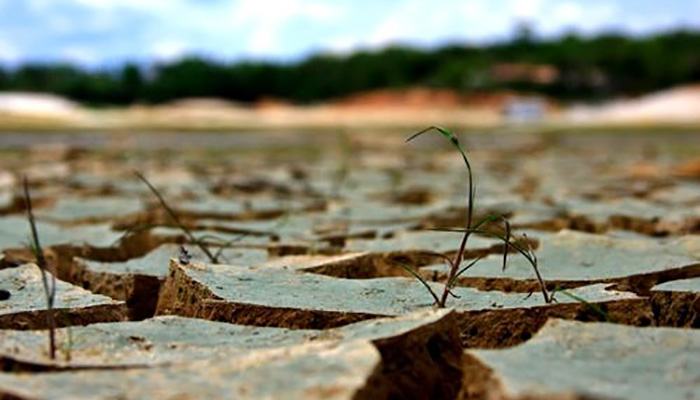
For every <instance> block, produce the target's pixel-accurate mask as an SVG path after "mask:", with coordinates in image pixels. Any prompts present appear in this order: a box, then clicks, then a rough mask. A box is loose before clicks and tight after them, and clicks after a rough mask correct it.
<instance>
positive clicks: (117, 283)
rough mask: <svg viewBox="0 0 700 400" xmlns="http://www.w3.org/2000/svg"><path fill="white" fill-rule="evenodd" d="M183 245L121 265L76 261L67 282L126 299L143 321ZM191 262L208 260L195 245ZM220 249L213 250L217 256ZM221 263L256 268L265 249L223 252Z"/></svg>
mask: <svg viewBox="0 0 700 400" xmlns="http://www.w3.org/2000/svg"><path fill="white" fill-rule="evenodd" d="M180 248H181V246H179V245H175V244H164V245H161V246H159V247H158V248H156V249H155V250H153V251H151V252H149V253H148V254H146V255H145V256H143V257H139V258H132V259H130V260H127V261H119V262H100V261H91V260H87V259H82V258H78V257H76V258H74V260H73V265H72V266H71V268H70V269H69V270H70V272H69V273H68V274H67V276H66V280H68V281H69V282H72V283H74V284H76V285H80V286H82V287H83V288H85V289H88V290H90V291H91V292H94V293H100V294H103V295H105V296H109V297H111V298H113V299H117V300H123V301H125V302H126V304H127V306H128V307H129V318H130V319H132V320H133V319H136V320H138V319H143V318H147V317H150V316H152V315H153V313H154V312H155V308H156V303H157V302H158V292H159V291H160V287H161V284H162V283H163V281H164V280H165V277H166V276H167V275H168V265H169V263H170V259H171V258H174V257H175V258H177V257H178V256H179V254H180ZM186 248H187V252H188V254H189V256H190V258H191V259H192V260H195V261H196V260H199V261H208V260H207V258H206V256H205V254H204V253H203V252H202V250H200V249H199V248H198V247H196V246H186ZM219 250H220V249H219V248H217V247H210V248H209V251H210V252H211V253H212V254H214V255H217V253H219ZM218 256H219V258H220V259H221V260H222V262H229V263H235V264H237V265H248V266H250V265H255V264H259V263H262V262H264V261H266V260H267V251H266V250H264V249H222V250H221V252H220V254H218Z"/></svg>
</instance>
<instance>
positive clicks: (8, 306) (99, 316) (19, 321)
mask: <svg viewBox="0 0 700 400" xmlns="http://www.w3.org/2000/svg"><path fill="white" fill-rule="evenodd" d="M0 285H2V289H3V290H6V291H8V292H9V298H8V299H7V300H3V301H0V328H2V329H45V328H47V327H48V325H47V324H48V322H47V320H46V315H47V314H46V313H47V312H48V311H47V305H46V297H45V295H44V286H43V283H42V278H41V272H40V270H39V267H37V266H36V265H34V264H25V265H22V266H20V267H17V268H8V269H3V270H0ZM54 315H55V319H56V325H57V326H71V325H86V324H90V323H95V322H109V321H121V320H124V319H125V318H126V305H125V304H124V303H123V302H121V301H115V300H113V299H111V298H109V297H106V296H102V295H97V294H93V293H91V292H89V291H87V290H85V289H82V288H79V287H76V286H73V285H71V284H69V283H66V282H63V281H61V280H56V298H55V304H54Z"/></svg>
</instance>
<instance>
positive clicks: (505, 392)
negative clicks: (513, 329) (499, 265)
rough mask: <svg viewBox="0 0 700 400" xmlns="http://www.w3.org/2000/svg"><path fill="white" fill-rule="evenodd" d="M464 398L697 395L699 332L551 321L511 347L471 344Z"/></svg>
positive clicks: (520, 399) (512, 399) (699, 387)
mask: <svg viewBox="0 0 700 400" xmlns="http://www.w3.org/2000/svg"><path fill="white" fill-rule="evenodd" d="M464 379H465V381H464V389H463V391H462V393H461V396H460V398H462V399H465V400H466V399H503V400H516V399H517V400H524V399H552V400H558V399H561V400H565V399H611V398H615V399H630V400H631V399H634V400H640V399H641V400H643V399H649V400H656V399H679V400H681V399H694V398H698V397H699V396H700V332H699V331H693V330H684V329H673V328H656V327H653V328H652V327H648V328H635V327H628V326H622V325H615V324H609V323H581V322H576V321H564V320H550V321H548V322H547V324H546V325H545V326H544V327H543V328H542V329H541V330H540V331H539V332H538V333H537V335H536V336H535V337H533V338H532V339H530V340H529V341H528V342H526V343H524V344H521V345H519V346H516V347H513V348H510V349H500V350H468V351H467V352H466V357H465V378H464Z"/></svg>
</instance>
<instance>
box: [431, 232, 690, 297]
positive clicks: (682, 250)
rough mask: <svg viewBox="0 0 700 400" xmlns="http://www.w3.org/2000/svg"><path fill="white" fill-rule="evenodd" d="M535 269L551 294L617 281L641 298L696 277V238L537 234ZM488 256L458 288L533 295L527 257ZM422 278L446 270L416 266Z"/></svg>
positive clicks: (442, 274) (535, 286)
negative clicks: (657, 287)
mask: <svg viewBox="0 0 700 400" xmlns="http://www.w3.org/2000/svg"><path fill="white" fill-rule="evenodd" d="M537 237H538V238H539V239H540V245H539V248H538V249H537V251H536V255H537V259H538V268H539V270H540V272H541V274H542V276H543V277H544V279H545V280H546V281H547V285H548V286H549V288H550V290H553V289H554V288H556V287H559V288H570V287H577V286H583V285H588V284H592V283H616V284H618V286H619V287H620V288H624V289H628V290H633V291H635V292H639V293H642V294H646V293H648V291H649V289H650V288H651V287H652V286H654V285H655V284H657V283H660V282H665V281H669V280H674V279H682V278H687V277H693V276H700V257H699V255H698V252H697V251H694V250H693V246H699V245H700V240H698V241H692V240H687V239H686V240H684V241H666V242H662V241H658V240H654V239H650V238H615V237H611V236H609V235H596V234H589V233H583V232H576V231H568V230H565V231H561V232H559V233H556V234H545V233H539V234H538V235H537ZM502 266H503V256H501V255H489V256H487V257H485V258H483V259H482V260H480V261H479V262H477V263H476V264H475V265H474V266H472V267H471V268H469V269H468V270H467V271H466V272H464V274H463V275H462V276H461V277H460V278H459V284H460V285H464V286H473V287H477V288H481V289H488V290H494V289H496V290H505V291H519V292H528V291H537V290H538V289H539V284H538V282H537V281H536V279H535V273H534V271H533V268H532V266H531V265H530V263H529V262H528V260H527V259H525V258H524V257H522V256H521V255H520V254H518V253H514V254H512V255H511V256H509V257H508V263H507V267H506V269H505V271H504V270H503V267H502ZM421 273H423V274H424V276H426V277H436V278H437V279H444V277H445V276H446V274H447V267H446V266H444V265H439V264H438V265H434V266H430V267H424V268H421Z"/></svg>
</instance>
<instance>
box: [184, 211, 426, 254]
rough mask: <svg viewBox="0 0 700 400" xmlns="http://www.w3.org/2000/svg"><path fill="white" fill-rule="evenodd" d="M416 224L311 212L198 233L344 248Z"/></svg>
mask: <svg viewBox="0 0 700 400" xmlns="http://www.w3.org/2000/svg"><path fill="white" fill-rule="evenodd" d="M417 226H418V222H415V221H411V222H380V223H373V222H363V221H347V220H343V219H338V218H336V217H334V216H332V215H330V214H329V213H320V212H310V213H294V214H284V215H282V216H280V217H277V218H274V219H265V220H251V221H235V222H232V221H220V220H206V219H205V220H199V221H198V223H197V227H198V228H199V229H203V228H207V229H209V230H215V231H222V232H232V233H236V232H240V233H246V232H250V233H252V234H257V235H260V236H269V237H270V238H271V240H274V241H281V242H284V241H307V242H312V241H318V242H326V243H328V244H330V245H332V246H335V247H341V248H342V247H344V246H345V244H346V242H347V241H348V240H350V239H360V238H381V237H386V236H391V235H394V234H395V233H396V232H398V231H401V230H405V229H410V228H415V227H417Z"/></svg>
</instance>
